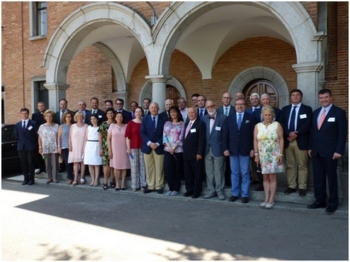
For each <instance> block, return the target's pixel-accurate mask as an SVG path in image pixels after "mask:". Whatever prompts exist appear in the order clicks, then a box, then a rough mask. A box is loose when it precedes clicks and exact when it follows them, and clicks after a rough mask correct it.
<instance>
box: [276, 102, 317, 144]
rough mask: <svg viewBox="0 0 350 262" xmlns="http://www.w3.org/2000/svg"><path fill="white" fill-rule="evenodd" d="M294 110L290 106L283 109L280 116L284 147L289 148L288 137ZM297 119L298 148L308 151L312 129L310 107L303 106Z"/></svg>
mask: <svg viewBox="0 0 350 262" xmlns="http://www.w3.org/2000/svg"><path fill="white" fill-rule="evenodd" d="M291 110H293V105H288V106H285V107H283V108H282V111H281V116H280V120H279V122H280V124H281V126H282V128H283V133H284V147H285V148H287V147H288V145H289V141H288V140H287V137H288V135H289V133H290V132H292V131H290V130H289V129H288V122H289V116H290V113H291ZM296 117H297V130H296V131H298V137H297V139H296V141H297V144H298V147H299V149H300V150H307V149H308V147H309V142H310V129H311V123H312V109H311V107H310V106H307V105H304V104H301V105H300V108H299V112H298V115H297V116H296Z"/></svg>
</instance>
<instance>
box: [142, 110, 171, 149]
mask: <svg viewBox="0 0 350 262" xmlns="http://www.w3.org/2000/svg"><path fill="white" fill-rule="evenodd" d="M166 121H167V120H165V119H164V118H162V117H161V116H160V115H159V114H158V123H157V127H156V129H155V130H154V128H153V125H152V115H151V114H147V115H146V116H145V117H143V119H142V124H141V138H142V146H141V151H142V153H145V154H150V153H151V152H152V148H150V147H149V146H148V145H147V142H148V141H151V142H152V143H158V144H159V146H158V147H157V149H156V150H155V151H156V153H157V155H163V154H164V145H163V128H164V124H165V122H166Z"/></svg>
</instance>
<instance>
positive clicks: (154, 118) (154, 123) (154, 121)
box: [152, 116, 156, 130]
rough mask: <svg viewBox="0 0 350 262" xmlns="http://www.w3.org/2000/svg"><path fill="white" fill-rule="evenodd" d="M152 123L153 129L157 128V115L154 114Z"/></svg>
mask: <svg viewBox="0 0 350 262" xmlns="http://www.w3.org/2000/svg"><path fill="white" fill-rule="evenodd" d="M152 125H153V130H156V117H155V116H152Z"/></svg>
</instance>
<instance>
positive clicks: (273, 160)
mask: <svg viewBox="0 0 350 262" xmlns="http://www.w3.org/2000/svg"><path fill="white" fill-rule="evenodd" d="M318 97H319V102H320V104H321V105H322V107H321V108H319V109H317V110H315V111H314V112H312V109H311V107H309V106H307V105H304V104H303V103H302V98H303V93H302V91H301V90H299V89H294V90H291V91H290V100H291V104H290V105H288V106H285V107H283V108H282V110H280V109H278V108H274V107H272V106H271V105H270V103H271V97H270V96H269V95H268V94H266V93H265V94H262V95H261V97H260V96H259V94H257V93H253V94H251V95H250V97H249V100H250V104H251V108H249V109H247V108H246V100H245V99H244V96H243V94H242V92H237V93H236V94H235V102H234V106H232V105H231V101H232V97H231V95H230V94H229V93H228V92H225V93H224V94H223V95H222V106H219V107H217V106H216V103H215V102H214V101H213V100H207V99H206V97H205V96H204V95H199V94H194V95H192V97H191V98H192V103H193V106H191V107H187V106H186V100H185V99H184V98H182V97H181V98H179V99H178V100H177V105H174V101H173V100H171V99H167V100H166V101H165V111H164V112H162V113H159V105H158V103H156V102H151V100H150V99H148V98H145V99H144V100H143V105H142V106H138V103H137V102H136V101H132V102H131V103H130V108H131V112H128V111H126V110H124V101H123V99H121V98H118V99H116V101H115V107H116V109H114V108H113V101H111V100H106V101H105V111H102V110H100V109H99V108H98V107H99V100H98V98H96V97H93V98H91V99H90V105H91V110H86V109H85V108H86V103H85V102H84V101H83V100H81V101H79V102H78V107H79V110H78V111H76V112H73V111H71V110H68V109H67V103H68V102H67V101H66V100H65V99H61V100H60V101H59V107H60V110H59V111H58V112H56V113H55V112H53V111H52V110H50V109H48V110H45V105H44V103H43V102H39V103H38V110H39V112H37V113H34V114H33V115H32V119H29V110H28V109H26V108H22V109H21V110H20V114H21V118H22V120H21V121H20V122H19V123H17V124H16V129H15V130H16V131H15V132H16V137H17V138H18V139H19V143H18V151H19V156H20V159H21V163H22V170H23V174H24V181H23V184H29V185H31V184H33V183H34V172H35V171H34V170H35V165H36V163H38V167H40V168H42V165H41V164H40V161H43V159H44V162H45V168H46V172H47V174H48V180H47V183H51V182H58V180H57V175H58V170H59V163H58V162H59V161H58V159H59V156H60V157H62V161H61V162H62V163H65V166H66V171H67V183H68V184H72V185H76V184H78V183H81V184H84V183H85V165H87V166H88V168H89V173H90V175H91V186H98V185H99V176H100V170H101V166H103V189H105V190H106V189H108V188H109V187H111V188H113V189H114V190H117V191H118V190H125V189H126V183H125V178H126V175H127V171H128V170H129V169H130V173H131V188H132V190H133V191H137V190H142V191H143V192H144V193H150V192H153V191H156V192H157V193H159V194H163V189H164V183H165V178H166V180H167V183H168V186H169V191H168V192H166V195H167V196H175V195H178V194H179V191H180V187H181V179H182V178H184V179H185V186H186V192H185V193H184V196H185V197H192V198H198V197H199V196H200V194H201V192H202V184H203V179H206V184H207V187H208V189H209V192H208V193H207V194H206V195H204V198H211V197H215V196H217V197H218V199H220V200H224V199H225V198H226V197H225V194H224V187H225V184H226V185H227V184H229V185H230V186H231V194H232V195H231V196H230V197H229V201H230V202H234V201H236V200H237V199H239V198H240V197H241V202H242V203H248V202H249V198H250V193H249V191H250V185H251V184H258V187H257V188H255V190H257V191H260V190H261V191H262V190H264V192H265V200H264V202H262V203H261V204H260V206H261V207H263V208H267V209H270V208H271V207H272V206H273V205H274V198H275V194H276V188H277V182H276V174H278V173H283V172H286V176H287V181H288V188H287V189H286V190H285V191H284V193H285V194H291V193H294V192H296V191H297V189H298V190H299V195H300V196H305V195H306V193H307V179H308V168H307V166H308V161H309V157H311V159H312V162H313V175H314V190H315V198H316V201H315V202H314V203H313V204H311V205H308V208H320V207H327V208H326V211H327V212H328V213H333V212H334V211H335V210H336V209H337V206H338V187H337V173H336V172H337V170H336V168H337V160H338V159H339V158H340V157H341V156H342V155H343V154H344V150H345V142H346V135H347V125H346V113H345V111H344V110H342V109H340V108H338V107H336V106H335V105H334V104H332V93H331V90H329V89H321V90H320V91H319V93H318ZM38 153H39V157H38V155H37V154H38ZM79 173H80V179H79ZM326 178H328V184H329V199H328V201H327V194H326ZM108 180H109V181H108ZM108 182H109V183H108ZM327 203H328V204H327Z"/></svg>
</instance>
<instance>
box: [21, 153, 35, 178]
mask: <svg viewBox="0 0 350 262" xmlns="http://www.w3.org/2000/svg"><path fill="white" fill-rule="evenodd" d="M37 153H38V151H37V150H27V149H23V150H20V151H18V156H19V159H20V160H21V168H22V172H23V175H24V180H25V181H27V182H28V181H32V182H33V183H34V175H35V163H36V157H37Z"/></svg>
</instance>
